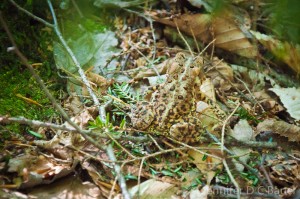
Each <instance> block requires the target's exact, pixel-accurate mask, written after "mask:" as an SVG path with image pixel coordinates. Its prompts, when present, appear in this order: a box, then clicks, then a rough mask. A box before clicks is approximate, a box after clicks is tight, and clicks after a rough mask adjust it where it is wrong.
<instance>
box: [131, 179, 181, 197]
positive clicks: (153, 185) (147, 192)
mask: <svg viewBox="0 0 300 199" xmlns="http://www.w3.org/2000/svg"><path fill="white" fill-rule="evenodd" d="M139 190H140V192H139V193H140V196H139V198H141V199H145V198H149V199H150V198H178V199H179V198H180V197H178V196H176V195H175V193H176V192H177V191H178V190H179V189H178V188H177V187H175V185H173V184H170V183H167V182H161V181H156V180H154V179H150V180H147V181H145V182H143V183H141V184H140V185H139V186H138V185H136V186H134V187H132V188H131V189H130V190H129V193H130V194H131V195H132V196H136V197H137V196H138V195H137V194H138V191H139Z"/></svg>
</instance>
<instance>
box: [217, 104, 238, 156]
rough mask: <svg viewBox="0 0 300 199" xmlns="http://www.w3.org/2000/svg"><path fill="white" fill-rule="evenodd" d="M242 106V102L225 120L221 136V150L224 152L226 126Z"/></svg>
mask: <svg viewBox="0 0 300 199" xmlns="http://www.w3.org/2000/svg"><path fill="white" fill-rule="evenodd" d="M239 107H240V103H239V102H238V104H237V105H236V107H235V109H234V110H233V111H232V112H231V113H230V115H229V116H228V117H227V118H226V120H225V121H224V122H223V126H222V136H221V152H222V153H223V152H224V137H225V127H226V124H227V122H228V121H229V119H230V118H231V117H232V115H233V114H234V113H235V111H236V110H237V109H238V108H239Z"/></svg>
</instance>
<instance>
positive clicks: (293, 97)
mask: <svg viewBox="0 0 300 199" xmlns="http://www.w3.org/2000/svg"><path fill="white" fill-rule="evenodd" d="M269 90H271V91H273V92H274V93H276V95H278V96H279V98H280V101H281V102H282V104H283V106H284V107H285V108H286V109H287V112H288V113H289V114H290V115H291V117H293V118H294V119H296V120H300V88H298V89H296V88H270V89H269Z"/></svg>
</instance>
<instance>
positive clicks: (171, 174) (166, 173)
mask: <svg viewBox="0 0 300 199" xmlns="http://www.w3.org/2000/svg"><path fill="white" fill-rule="evenodd" d="M161 173H162V174H164V175H165V176H171V177H173V176H174V174H173V173H172V172H171V171H169V170H162V171H161Z"/></svg>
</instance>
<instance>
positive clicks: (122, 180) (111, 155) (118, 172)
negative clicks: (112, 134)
mask: <svg viewBox="0 0 300 199" xmlns="http://www.w3.org/2000/svg"><path fill="white" fill-rule="evenodd" d="M106 152H107V155H108V157H109V159H110V160H113V161H116V160H117V159H116V157H115V154H114V149H113V148H112V146H111V145H109V146H108V147H107V149H106ZM113 166H114V170H115V171H116V175H117V178H118V181H119V185H120V187H121V190H122V194H123V197H124V198H125V199H130V198H131V197H130V195H129V193H128V190H127V186H126V181H125V178H124V177H123V175H122V173H121V167H120V166H119V165H118V164H114V165H113Z"/></svg>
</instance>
